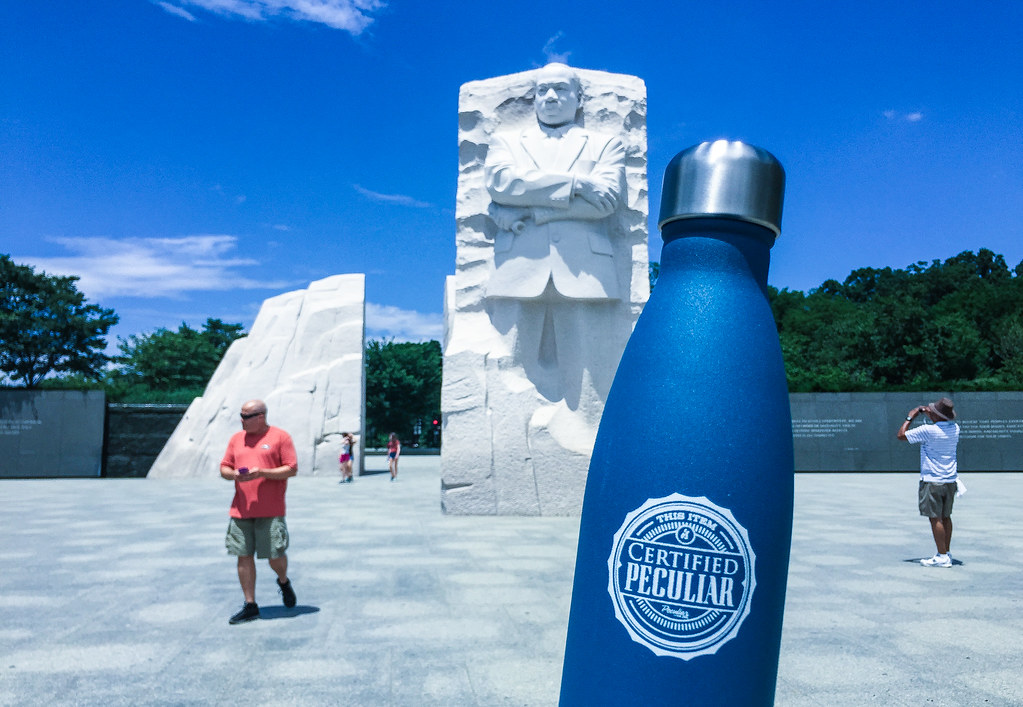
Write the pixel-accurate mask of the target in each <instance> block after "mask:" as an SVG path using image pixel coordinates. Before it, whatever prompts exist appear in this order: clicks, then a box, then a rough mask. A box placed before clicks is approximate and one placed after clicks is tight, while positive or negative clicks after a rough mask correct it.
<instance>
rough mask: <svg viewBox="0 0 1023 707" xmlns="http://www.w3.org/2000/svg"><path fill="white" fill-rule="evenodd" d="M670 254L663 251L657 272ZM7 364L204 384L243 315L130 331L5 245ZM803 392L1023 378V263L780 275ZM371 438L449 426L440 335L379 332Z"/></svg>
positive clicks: (774, 298)
mask: <svg viewBox="0 0 1023 707" xmlns="http://www.w3.org/2000/svg"><path fill="white" fill-rule="evenodd" d="M658 271H659V268H658V264H657V263H651V267H650V279H651V284H654V283H655V282H656V277H657V274H658ZM0 277H2V280H0V282H2V285H0V371H2V372H3V374H4V377H5V382H6V383H7V384H14V385H20V386H24V387H28V388H33V387H51V388H99V389H103V390H105V391H106V393H107V396H108V398H109V399H110V400H111V401H114V402H146V403H153V402H190V401H191V399H192V398H194V397H196V396H199V395H202V392H203V390H204V388H205V386H206V383H207V381H208V380H209V378H210V376H212V374H213V371H214V370H215V369H216V367H217V364H218V363H219V362H220V359H221V358H222V357H223V355H224V353H225V352H226V351H227V348H228V347H229V346H230V344H231V342H232V341H234V340H235V339H237V338H238V337H240V336H244V334H245V332H244V328H243V327H242V325H240V324H230V323H225V322H223V321H221V320H219V319H214V318H209V319H207V320H206V322H205V323H204V324H203V325H202V326H201V327H200V328H198V329H193V328H191V327H189V326H188V325H187V324H184V323H183V324H182V325H181V326H180V327H179V328H178V329H177V330H176V331H174V330H170V329H163V328H162V329H157V330H156V331H154V332H152V333H148V334H137V335H134V336H130V337H128V338H127V339H120V338H119V339H118V344H117V349H118V353H117V354H115V355H113V356H108V355H107V354H106V353H105V350H106V348H107V334H108V333H109V331H110V328H111V327H113V326H114V325H115V324H116V323H117V321H118V318H117V315H116V314H115V313H114V311H113V310H111V309H104V308H103V307H100V306H98V305H95V304H89V303H88V302H86V300H85V297H84V296H83V295H82V293H80V292H79V291H78V289H77V286H76V284H75V283H76V282H77V278H75V277H58V276H50V275H47V274H46V273H37V272H35V271H34V269H32V268H31V267H29V266H25V265H18V264H16V263H14V262H13V261H12V260H11V258H10V257H9V256H7V255H0ZM768 297H769V301H770V305H771V309H772V311H773V313H774V318H775V322H776V324H777V326H778V333H779V337H780V340H781V347H782V352H783V354H784V357H785V367H786V373H787V375H788V383H789V389H790V390H791V391H792V392H817V391H824V392H843V391H850V392H853V391H892V390H896V391H920V392H922V391H928V390H949V391H965V390H1021V389H1023V263H1020V264H1019V265H1017V266H1016V267H1015V268H1014V269H1012V270H1010V269H1009V267H1008V266H1007V265H1006V263H1005V259H1004V258H1003V257H1002V256H1001V255H997V254H995V253H993V252H992V251H990V250H987V249H981V250H979V251H977V252H976V253H974V252H972V251H965V252H963V253H960V254H959V255H956V256H954V257H952V258H949V259H948V260H945V261H944V262H942V261H939V260H934V261H932V262H930V263H927V262H923V261H921V262H917V263H914V264H912V265H910V266H908V267H906V268H903V269H892V268H881V269H878V268H860V269H857V270H854V271H853V272H852V273H850V274H849V276H848V277H847V278H846V279H845V280H844V281H843V282H838V281H837V280H827V281H825V282H824V283H823V284H821V285H820V287H816V288H813V289H811V290H809V291H807V292H805V293H804V292H802V291H799V290H788V289H782V290H778V289H776V288H773V287H770V288H768ZM365 365H366V424H367V435H368V439H367V440H366V443H367V446H374V445H377V444H381V443H382V442H383V441H384V440H385V439H386V436H387V434H388V433H389V432H397V433H398V435H399V437H401V438H402V439H403V440H406V441H413V440H418V441H420V442H422V443H424V444H432V443H435V442H436V441H438V440H439V422H440V390H441V366H442V355H441V349H440V344H439V343H438V342H436V341H428V342H425V343H402V342H393V341H370V342H368V343H367V345H366V350H365Z"/></svg>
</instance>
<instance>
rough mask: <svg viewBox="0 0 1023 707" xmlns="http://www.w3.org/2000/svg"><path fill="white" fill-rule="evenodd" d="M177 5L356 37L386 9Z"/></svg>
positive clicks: (230, 2) (265, 1) (315, 3)
mask: <svg viewBox="0 0 1023 707" xmlns="http://www.w3.org/2000/svg"><path fill="white" fill-rule="evenodd" d="M157 4H159V5H160V6H161V7H162V8H163V9H164V10H166V11H167V12H171V13H173V14H176V15H179V16H181V17H185V15H189V16H191V13H189V12H188V11H187V10H184V9H183V8H182V7H178V6H176V5H172V4H169V3H166V2H158V3H157ZM177 4H178V5H181V6H184V7H197V8H201V9H203V10H206V11H208V12H214V13H216V14H218V15H224V16H226V17H228V18H232V19H234V18H240V19H244V20H249V21H252V22H265V21H268V20H271V19H274V18H276V17H284V18H287V19H291V20H299V21H304V22H317V23H320V24H324V25H327V26H328V27H333V28H334V29H339V30H343V31H345V32H348V33H349V34H353V35H357V34H359V33H361V32H362V31H363V30H364V29H366V27H368V26H369V25H370V23H372V22H373V17H372V16H371V13H373V12H374V11H376V10H380V9H382V8H384V7H385V4H384V3H383V2H382V1H381V0H178V3H177ZM182 13H184V14H182ZM186 19H187V18H186ZM193 19H194V17H193Z"/></svg>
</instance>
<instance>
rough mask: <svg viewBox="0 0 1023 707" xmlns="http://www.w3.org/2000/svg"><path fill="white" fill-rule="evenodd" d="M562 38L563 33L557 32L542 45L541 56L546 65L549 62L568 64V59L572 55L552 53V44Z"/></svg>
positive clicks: (569, 53)
mask: <svg viewBox="0 0 1023 707" xmlns="http://www.w3.org/2000/svg"><path fill="white" fill-rule="evenodd" d="M564 36H565V33H564V32H561V31H558V32H557V33H556V34H555V35H554V36H553V37H551V38H550V39H548V40H547V43H546V44H544V45H543V55H544V58H545V59H546V60H547V63H548V64H550V63H551V62H557V63H559V64H567V63H568V57H570V56H571V55H572V52H556V51H554V44H555V43H556V42H557V41H558V40H559V39H561V38H562V37H564Z"/></svg>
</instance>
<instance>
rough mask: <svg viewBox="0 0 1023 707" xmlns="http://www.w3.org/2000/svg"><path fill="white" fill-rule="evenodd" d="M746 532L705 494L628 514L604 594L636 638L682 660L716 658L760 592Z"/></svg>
mask: <svg viewBox="0 0 1023 707" xmlns="http://www.w3.org/2000/svg"><path fill="white" fill-rule="evenodd" d="M755 561H756V555H754V554H753V548H752V547H751V546H750V542H749V535H748V534H747V533H746V529H745V528H744V527H743V526H741V525H739V523H738V521H736V520H735V517H734V516H733V515H732V512H731V511H730V510H728V509H727V508H722V507H720V506H718V505H716V504H714V503H711V502H710V501H709V500H708V499H707V498H705V497H703V496H700V497H698V498H693V497H690V496H683V495H681V494H677V493H674V494H672V495H670V496H666V497H664V498H651V499H649V500H647V501H646V503H644V504H643V505H642V506H640V507H639V508H637V509H636V510H634V511H632V512H631V513H629V514H628V515H626V516H625V521H624V522H623V523H622V526H621V527H620V528H619V529H618V532H617V533H615V536H614V544H613V545H612V548H611V556H610V557H609V558H608V560H607V569H608V583H607V591H608V593H609V594H610V595H611V602H612V603H613V604H614V610H615V616H616V617H617V618H618V620H619V621H620V622H621V623H622V625H624V626H625V628H626V629H627V630H628V632H629V635H630V636H632V640H634V641H636V642H637V643H642V644H643V645H645V646H646V647H647V648H649V649H650V650H652V651H653V652H654V653H655V654H657V655H663V656H673V657H676V658H681V659H683V660H689V659H690V658H695V657H696V656H698V655H706V654H710V653H715V652H716V651H717V649H718V648H720V647H721V646H722V645H723V644H725V643H727V642H728V641H730V640H731V639H732V638H734V637H735V635H736V634H737V633H738V632H739V627H740V626H741V625H742V622H743V621H744V620H745V619H746V617H747V616H749V611H750V599H751V598H752V597H753V589H754V588H755V587H756V576H755V573H754V562H755Z"/></svg>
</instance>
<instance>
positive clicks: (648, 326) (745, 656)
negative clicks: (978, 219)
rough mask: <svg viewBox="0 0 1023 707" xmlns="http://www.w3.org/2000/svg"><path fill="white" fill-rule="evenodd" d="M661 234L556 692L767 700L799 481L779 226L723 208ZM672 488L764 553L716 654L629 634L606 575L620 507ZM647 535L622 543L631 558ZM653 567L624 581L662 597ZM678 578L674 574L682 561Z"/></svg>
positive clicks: (603, 461)
mask: <svg viewBox="0 0 1023 707" xmlns="http://www.w3.org/2000/svg"><path fill="white" fill-rule="evenodd" d="M664 238H665V241H666V242H665V245H664V249H663V251H662V256H661V271H660V277H659V279H658V281H657V284H656V287H655V288H654V290H653V292H652V294H651V298H650V301H649V302H648V303H647V305H646V307H645V309H644V311H643V313H642V315H641V316H640V318H639V321H638V323H637V325H636V329H635V331H634V333H633V335H632V338H631V339H630V340H629V344H628V346H627V348H626V350H625V353H624V355H623V357H622V360H621V363H620V364H619V367H618V372H617V374H616V376H615V380H614V384H613V386H612V389H611V392H610V395H609V397H608V400H607V404H606V406H605V409H604V415H603V418H602V420H601V423H600V428H599V432H598V434H597V439H596V444H595V447H594V450H593V456H592V460H591V463H590V470H589V476H588V478H587V484H586V492H585V497H584V502H583V512H582V518H581V525H580V536H579V547H578V555H577V558H576V570H575V583H574V589H573V595H572V607H571V615H570V620H569V629H568V641H567V645H566V654H565V664H564V672H563V677H562V691H561V704H562V705H605V704H606V705H632V704H687V705H701V704H706V705H744V706H745V705H760V704H771V703H772V702H773V698H774V687H775V679H776V676H777V665H778V651H779V645H780V640H781V626H782V613H783V608H784V602H785V583H786V576H787V572H788V556H789V545H790V539H791V532H792V485H793V461H792V426H791V419H790V412H789V402H788V390H787V386H786V381H785V371H784V365H783V362H782V355H781V348H780V345H779V342H778V335H777V330H776V328H775V324H774V319H773V317H772V315H771V310H770V306H769V304H768V301H767V297H766V287H767V269H768V264H769V258H770V246H771V244H772V243H773V241H774V234H773V233H771V232H770V231H768V230H767V229H764V228H761V227H759V226H755V225H752V224H747V223H744V222H741V221H738V220H731V219H723V218H715V219H693V220H683V221H678V222H675V223H672V224H668V225H667V226H666V227H665V232H664ZM672 494H680V495H682V496H685V497H705V498H706V499H707V500H708V501H709V502H710V503H712V504H714V505H716V506H717V507H720V508H723V509H727V511H729V512H730V513H731V515H732V516H734V520H735V521H736V523H737V524H739V525H740V526H742V527H743V528H744V529H745V531H746V533H747V534H748V542H749V546H750V547H751V549H752V554H755V573H754V576H755V587H754V588H753V590H752V594H751V596H750V597H749V602H748V609H749V613H748V615H746V617H745V618H744V619H743V620H742V621H741V623H740V625H739V627H738V630H737V632H735V633H733V635H732V636H731V637H728V638H723V639H722V640H721V641H719V643H718V645H716V646H714V648H715V649H716V652H712V653H706V654H701V655H696V656H695V657H688V658H687V659H684V658H682V657H678V656H676V655H657V654H655V651H653V650H651V648H650V647H649V646H648V645H645V644H644V643H643V642H642V641H638V640H635V639H634V637H633V636H632V635H630V631H629V630H627V628H626V625H625V623H623V621H622V620H620V619H619V618H618V617H617V616H616V613H615V604H614V601H613V600H612V591H611V587H610V586H609V584H613V582H614V580H613V579H612V580H611V582H610V583H609V573H610V574H611V575H612V577H613V576H614V568H613V565H614V562H611V563H610V565H612V566H611V567H609V557H612V554H613V551H612V545H613V544H614V543H615V538H616V533H619V532H620V529H621V528H623V527H624V526H623V522H624V521H625V519H626V516H627V515H628V514H630V513H632V512H634V511H635V510H636V509H638V508H640V507H641V506H643V505H644V504H645V503H648V501H649V500H650V499H659V498H664V497H668V496H670V495H672ZM639 547H640V546H639V545H638V544H637V545H634V546H630V548H629V550H628V552H631V553H632V554H633V555H635V556H637V558H638V556H639V554H641V550H640V549H638V548H639ZM651 557H653V555H651ZM666 557H675V558H676V561H679V560H678V558H683V557H684V554H682V553H679V552H676V553H675V555H673V556H671V555H666ZM661 564H662V565H664V566H665V567H668V563H667V562H662V563H661ZM629 572H632V568H631V567H630V569H629ZM644 572H646V570H644ZM650 572H651V573H654V574H650V576H649V577H648V576H646V575H643V576H640V574H639V570H638V569H637V570H636V572H635V573H634V576H633V575H630V576H629V583H630V585H631V588H633V589H634V588H636V587H641V588H645V589H647V590H649V589H650V588H651V587H654V589H655V591H657V592H660V593H663V592H664V590H665V587H666V586H667V582H668V579H667V578H666V577H667V575H668V572H667V570H663V571H659V570H658V569H657V568H656V567H654V566H652V569H651V570H650ZM658 572H659V573H658ZM690 574H692V575H693V578H694V579H693V586H694V587H695V586H696V581H695V578H696V576H697V573H690ZM625 576H626V574H625V570H624V569H623V570H622V574H621V577H623V578H624V577H625ZM676 576H677V577H678V578H679V580H678V581H680V582H681V578H682V577H683V576H684V573H682V572H681V571H679V572H678V573H676V574H674V575H672V578H673V580H672V581H674V578H675V577H676ZM735 576H736V577H739V576H740V575H735ZM651 577H652V578H653V579H652V580H651ZM633 580H635V581H633ZM624 581H625V580H624V579H623V580H622V582H624ZM651 581H652V582H653V584H651ZM701 581H702V580H701ZM707 581H708V582H710V581H711V580H709V579H708V580H707ZM721 581H724V580H721ZM657 582H660V584H657ZM701 586H702V585H701ZM719 589H720V588H719ZM729 589H730V593H729V595H728V596H725V595H724V594H719V595H718V596H717V598H720V599H721V601H722V603H725V600H726V599H736V600H737V597H738V596H739V592H740V591H741V589H742V587H740V586H739V582H738V580H736V585H735V587H734V589H733V588H732V587H731V586H729ZM684 592H685V593H688V592H690V589H689V587H688V586H687V587H686V588H685V590H684ZM732 592H734V596H732ZM692 593H693V595H694V596H695V589H693V590H692ZM710 597H711V600H713V599H714V598H715V596H714V595H713V594H711V595H710ZM665 606H667V605H665ZM683 608H684V607H683ZM669 610H670V611H673V612H675V613H676V614H679V615H685V614H681V613H680V612H681V611H682V610H683V609H680V608H677V607H675V606H674V605H673V606H672V607H669ZM654 618H655V619H656V618H657V617H654ZM658 620H661V621H662V623H663V617H662V619H658Z"/></svg>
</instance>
